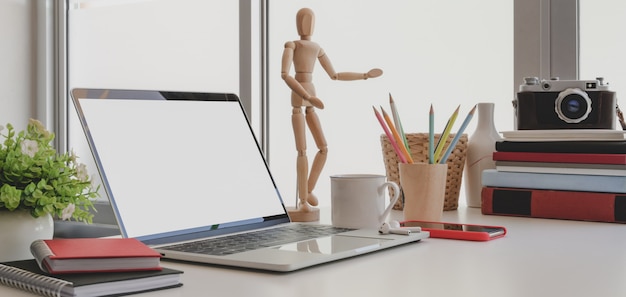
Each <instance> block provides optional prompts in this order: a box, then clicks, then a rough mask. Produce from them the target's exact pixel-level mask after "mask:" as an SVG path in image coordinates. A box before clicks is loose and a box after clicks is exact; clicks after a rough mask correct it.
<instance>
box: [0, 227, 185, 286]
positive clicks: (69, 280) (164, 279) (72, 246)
mask: <svg viewBox="0 0 626 297" xmlns="http://www.w3.org/2000/svg"><path fill="white" fill-rule="evenodd" d="M31 252H32V254H33V256H34V259H31V260H18V261H11V262H4V263H0V284H3V285H6V286H10V287H14V288H17V289H22V290H25V291H29V292H32V293H35V294H38V295H42V296H62V297H81V296H91V297H97V296H119V295H129V294H134V293H140V292H148V291H154V290H162V289H167V288H176V287H180V286H181V285H182V283H181V281H180V275H181V273H182V271H180V270H175V269H170V268H165V267H161V265H160V258H161V255H160V254H159V253H157V252H156V251H154V250H153V249H151V248H149V247H148V246H146V245H144V244H143V243H141V242H140V241H138V240H136V239H133V238H73V239H52V240H36V241H35V242H33V244H32V245H31Z"/></svg>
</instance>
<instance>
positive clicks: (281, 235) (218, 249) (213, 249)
mask: <svg viewBox="0 0 626 297" xmlns="http://www.w3.org/2000/svg"><path fill="white" fill-rule="evenodd" d="M350 230H353V229H347V228H338V227H333V226H325V225H307V224H289V225H286V226H283V227H277V228H272V229H265V230H259V231H253V232H248V233H241V234H235V235H229V236H224V237H219V238H210V239H205V240H199V241H193V242H186V243H182V244H176V245H170V246H166V247H161V249H166V250H172V251H180V252H188V253H198V254H207V255H217V256H220V255H230V254H235V253H239V252H245V251H251V250H255V249H259V248H264V247H271V246H276V245H281V244H287V243H294V242H298V241H302V240H307V239H313V238H320V237H324V236H329V235H333V234H337V233H341V232H346V231H350Z"/></svg>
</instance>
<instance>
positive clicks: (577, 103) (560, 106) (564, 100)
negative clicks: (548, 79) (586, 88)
mask: <svg viewBox="0 0 626 297" xmlns="http://www.w3.org/2000/svg"><path fill="white" fill-rule="evenodd" d="M554 111H555V112H556V114H557V115H558V116H559V118H560V119H561V120H563V121H564V122H566V123H580V122H582V121H583V120H585V119H586V118H587V116H588V115H589V113H591V99H589V96H588V95H587V93H585V92H583V91H582V90H580V89H567V90H565V91H563V92H561V93H560V94H559V96H558V97H557V99H556V101H555V103H554Z"/></svg>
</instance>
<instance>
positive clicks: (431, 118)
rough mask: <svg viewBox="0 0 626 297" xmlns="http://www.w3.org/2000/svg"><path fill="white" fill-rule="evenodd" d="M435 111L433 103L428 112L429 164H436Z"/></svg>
mask: <svg viewBox="0 0 626 297" xmlns="http://www.w3.org/2000/svg"><path fill="white" fill-rule="evenodd" d="M434 142H435V111H434V110H433V105H432V104H431V105H430V112H429V114H428V164H434V163H435V160H434V157H435V144H434Z"/></svg>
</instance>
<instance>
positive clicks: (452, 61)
mask: <svg viewBox="0 0 626 297" xmlns="http://www.w3.org/2000/svg"><path fill="white" fill-rule="evenodd" d="M302 7H309V8H311V9H312V10H313V11H314V12H315V15H316V22H315V31H314V35H313V36H312V40H313V41H315V42H317V43H318V44H319V45H320V46H321V47H322V48H323V49H324V50H325V52H326V54H327V56H328V57H329V59H330V60H331V62H332V65H333V66H334V69H335V70H336V71H337V72H344V71H351V72H366V71H368V70H369V69H371V68H375V67H378V68H381V69H382V70H383V71H384V73H383V75H382V76H381V77H379V78H376V79H369V80H364V81H363V80H357V81H336V80H331V79H330V78H329V76H328V75H327V74H326V73H325V71H324V69H323V68H322V67H321V66H320V64H319V63H316V66H315V69H314V71H313V82H314V84H315V88H316V90H317V96H318V97H319V98H320V99H321V100H322V101H323V102H324V104H325V108H324V109H323V110H317V114H318V115H319V118H320V122H321V125H322V130H323V133H324V135H325V138H326V141H327V144H328V159H327V162H326V165H325V167H324V169H323V171H322V173H321V176H320V179H319V181H318V183H317V186H316V188H315V191H314V192H315V193H316V194H317V196H318V198H319V199H320V204H321V205H330V198H329V197H330V179H329V176H330V175H333V174H342V173H379V174H384V173H385V169H384V163H383V159H382V152H381V145H380V135H381V133H382V132H383V131H382V128H381V127H380V126H379V124H378V122H377V120H376V118H375V116H374V112H373V110H372V106H375V107H376V108H379V106H382V107H383V108H385V110H387V111H389V94H391V95H392V96H393V98H394V101H395V102H396V104H397V106H398V109H399V113H400V117H401V120H402V125H403V128H404V131H405V132H406V133H415V132H427V131H428V117H427V115H428V110H429V107H430V105H431V104H433V106H434V109H435V113H436V119H435V127H436V130H437V131H439V132H440V131H441V130H443V127H444V125H445V123H446V121H447V119H448V117H449V116H450V115H451V113H452V112H453V111H454V109H455V108H456V107H457V106H459V105H460V113H459V117H460V118H461V120H459V121H458V122H457V124H456V125H455V126H454V128H453V131H456V130H457V129H458V128H459V126H460V122H461V121H462V118H464V117H465V115H466V114H467V112H468V111H469V110H470V109H471V107H472V106H473V105H474V104H476V103H478V102H494V103H495V105H496V107H495V123H496V127H497V128H498V130H500V131H504V130H512V129H513V117H512V115H513V108H512V105H511V101H512V99H513V95H514V93H513V92H512V91H511V82H512V81H513V1H501V0H488V1H463V0H450V1H415V0H404V1H373V0H343V1H278V0H277V1H270V6H269V12H268V13H269V33H268V34H269V41H268V43H269V53H268V59H269V77H268V80H269V85H270V88H269V90H270V93H269V101H270V102H269V104H270V114H269V117H270V146H269V147H270V148H269V152H270V166H271V168H272V170H273V173H274V175H275V178H276V181H277V183H278V186H279V188H280V189H281V192H282V195H283V197H285V202H286V204H287V205H295V201H296V198H295V197H296V156H297V151H296V147H295V141H294V135H293V130H292V124H291V114H292V107H291V103H290V96H291V95H290V94H291V90H290V89H289V88H288V87H287V85H286V84H285V82H284V81H283V80H282V79H281V76H280V73H281V56H282V53H283V49H284V44H285V42H287V41H290V40H297V39H299V36H298V33H297V31H296V13H297V11H298V10H299V9H300V8H302ZM290 75H294V70H293V68H292V69H291V72H290ZM475 123H476V120H474V121H473V122H472V123H470V125H469V126H468V128H467V130H466V133H469V134H471V133H472V132H473V131H474V129H475ZM316 152H317V149H316V144H315V142H314V141H313V138H312V137H311V134H310V133H309V132H308V131H307V150H306V154H307V155H308V160H309V165H311V164H312V162H313V158H314V156H315V154H316Z"/></svg>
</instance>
